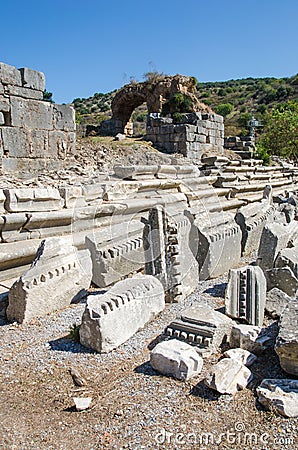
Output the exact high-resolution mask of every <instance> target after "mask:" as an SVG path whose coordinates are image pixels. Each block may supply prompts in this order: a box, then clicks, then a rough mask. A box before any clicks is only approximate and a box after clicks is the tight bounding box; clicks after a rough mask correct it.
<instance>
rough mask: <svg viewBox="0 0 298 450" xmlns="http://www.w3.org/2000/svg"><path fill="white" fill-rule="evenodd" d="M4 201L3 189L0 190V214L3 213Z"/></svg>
mask: <svg viewBox="0 0 298 450" xmlns="http://www.w3.org/2000/svg"><path fill="white" fill-rule="evenodd" d="M5 200H6V197H5V195H4V192H3V189H0V214H3V213H4V212H5V207H4V202H5Z"/></svg>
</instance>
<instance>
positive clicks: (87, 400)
mask: <svg viewBox="0 0 298 450" xmlns="http://www.w3.org/2000/svg"><path fill="white" fill-rule="evenodd" d="M73 401H74V403H75V405H76V410H77V411H84V410H85V409H88V408H89V407H90V404H91V401H92V398H91V397H74V398H73Z"/></svg>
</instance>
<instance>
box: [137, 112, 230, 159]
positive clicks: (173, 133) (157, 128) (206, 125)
mask: <svg viewBox="0 0 298 450" xmlns="http://www.w3.org/2000/svg"><path fill="white" fill-rule="evenodd" d="M181 119H182V121H183V123H179V124H175V123H173V119H171V118H165V117H158V116H157V115H154V114H151V115H149V117H148V121H147V130H146V137H147V139H148V140H149V141H151V142H152V143H153V144H154V145H155V146H156V147H157V148H158V149H159V150H160V151H162V152H165V153H182V154H183V155H184V156H186V157H188V158H191V159H193V160H196V161H200V159H201V156H202V154H203V153H205V152H207V151H216V152H218V151H219V152H222V151H223V144H224V124H223V117H222V116H219V115H217V114H213V113H212V114H211V113H200V112H195V113H189V114H182V115H181Z"/></svg>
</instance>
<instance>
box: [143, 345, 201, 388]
mask: <svg viewBox="0 0 298 450" xmlns="http://www.w3.org/2000/svg"><path fill="white" fill-rule="evenodd" d="M150 364H151V366H152V367H153V369H154V370H156V371H157V372H160V373H162V374H163V375H167V376H172V377H174V378H177V379H178V380H183V381H185V380H188V379H189V378H192V377H194V376H196V375H198V374H199V373H200V372H201V370H202V367H203V359H202V358H201V357H200V356H199V355H198V353H197V352H196V350H195V349H194V348H193V347H192V346H191V345H189V344H186V343H185V342H181V341H178V340H177V339H172V340H170V341H164V342H161V343H160V344H157V345H156V347H154V349H153V350H152V352H151V354H150Z"/></svg>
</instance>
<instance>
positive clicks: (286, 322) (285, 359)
mask: <svg viewBox="0 0 298 450" xmlns="http://www.w3.org/2000/svg"><path fill="white" fill-rule="evenodd" d="M275 351H276V353H277V355H278V357H279V362H280V365H281V367H282V369H283V370H284V371H285V372H287V373H290V374H292V375H296V376H297V375H298V300H297V299H295V300H291V301H290V302H288V304H287V306H286V307H285V309H284V310H283V312H282V315H281V318H280V322H279V333H278V336H277V339H276V344H275Z"/></svg>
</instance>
